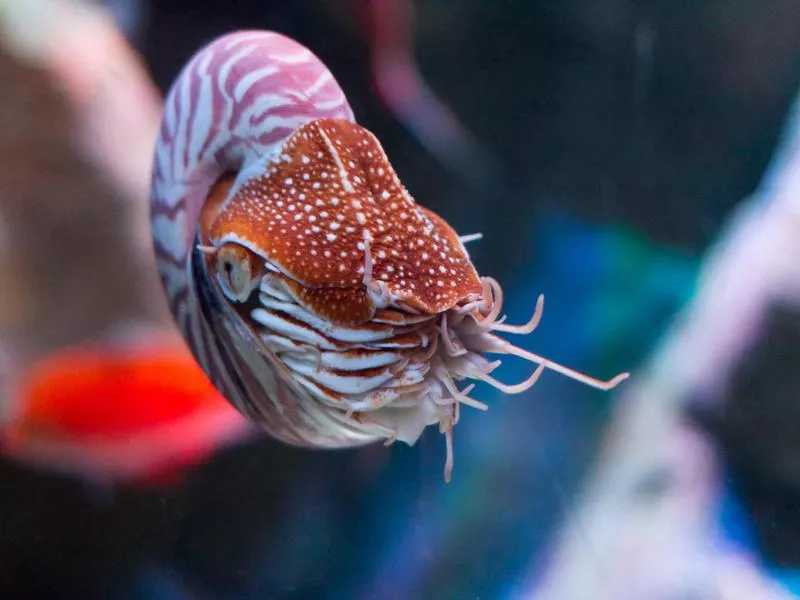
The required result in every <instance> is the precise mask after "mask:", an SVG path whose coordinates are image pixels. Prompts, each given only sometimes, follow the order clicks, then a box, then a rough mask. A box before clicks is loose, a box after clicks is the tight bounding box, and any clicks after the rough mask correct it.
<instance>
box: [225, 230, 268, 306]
mask: <svg viewBox="0 0 800 600" xmlns="http://www.w3.org/2000/svg"><path fill="white" fill-rule="evenodd" d="M259 262H260V263H261V264H263V261H259V260H258V258H257V257H255V255H253V253H252V252H250V251H248V250H247V249H246V248H244V247H243V246H239V245H237V244H232V243H228V244H223V245H222V246H221V247H220V248H219V249H218V250H217V251H216V271H217V281H219V283H220V286H221V288H222V291H223V292H224V293H225V295H226V296H227V297H228V299H230V300H233V301H235V302H244V301H246V300H247V299H248V298H249V297H250V294H251V293H252V292H253V290H254V289H256V288H257V287H258V284H259V282H260V275H262V274H263V271H264V269H263V268H260V269H259V267H258V264H259Z"/></svg>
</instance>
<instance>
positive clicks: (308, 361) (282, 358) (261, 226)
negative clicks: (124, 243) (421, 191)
mask: <svg viewBox="0 0 800 600" xmlns="http://www.w3.org/2000/svg"><path fill="white" fill-rule="evenodd" d="M152 196H153V199H152V200H153V207H152V212H153V232H154V240H155V247H156V255H157V258H158V261H159V266H160V270H161V276H162V280H163V282H164V287H165V290H166V292H167V296H168V299H169V302H170V306H171V308H172V311H173V313H174V315H175V317H176V319H177V321H178V324H179V326H180V327H181V330H182V331H183V334H184V336H185V337H186V339H187V341H188V343H189V345H190V346H191V347H192V350H193V352H194V354H195V356H196V358H197V360H198V361H199V362H200V364H201V365H202V366H203V368H204V370H205V371H206V373H207V374H208V375H209V377H210V378H211V380H212V382H213V383H214V384H215V385H216V386H217V388H218V389H219V390H220V391H221V392H222V393H223V394H224V395H225V396H226V397H227V398H228V399H229V400H230V401H231V402H232V403H233V404H234V405H235V406H236V407H237V408H239V410H240V411H242V412H243V413H244V414H246V415H247V416H249V417H250V418H251V419H253V420H254V421H255V422H257V423H259V424H260V425H261V426H262V427H263V428H264V429H266V430H267V431H268V432H269V433H271V434H272V435H273V436H275V437H277V438H279V439H281V440H283V441H286V442H289V443H293V444H299V445H307V446H313V447H321V448H333V447H341V446H352V445H357V444H362V443H367V442H370V441H375V440H377V439H386V440H388V441H389V442H393V441H395V440H398V439H399V440H402V441H406V442H408V443H414V442H415V441H416V439H417V438H418V437H419V435H420V434H421V432H422V431H423V430H424V429H425V427H427V426H429V425H433V424H437V423H438V424H439V427H440V430H441V431H442V433H444V434H445V435H446V438H447V462H446V467H445V474H446V478H448V479H449V477H450V472H451V470H452V466H453V455H452V448H453V443H452V435H453V427H454V426H455V424H456V423H457V422H458V419H459V415H460V406H461V404H465V405H467V406H470V407H473V408H477V409H481V410H485V409H486V408H487V407H486V405H485V404H484V403H482V402H480V401H478V400H476V399H474V398H471V397H469V396H468V394H469V393H470V392H471V390H472V388H473V385H472V384H469V385H467V386H465V387H463V388H461V389H460V388H459V386H458V385H457V382H459V381H461V380H464V379H471V380H475V381H484V382H486V383H488V384H490V385H492V386H494V387H495V388H497V389H499V390H501V391H503V392H505V393H510V394H514V393H520V392H522V391H525V390H527V389H529V388H530V387H531V386H533V385H534V384H535V383H536V381H537V380H538V379H539V377H540V376H541V374H542V372H543V371H544V369H546V368H550V369H552V370H555V371H558V372H560V373H562V374H564V375H567V376H569V377H572V378H574V379H577V380H579V381H582V382H583V383H586V384H589V385H592V386H594V387H598V388H601V389H610V388H611V387H614V386H615V385H617V384H618V383H619V382H620V381H621V380H622V379H624V378H625V377H626V376H627V375H626V374H623V375H620V376H617V377H615V378H614V379H612V380H610V381H608V382H602V381H598V380H596V379H593V378H590V377H588V376H586V375H583V374H580V373H577V372H575V371H573V370H571V369H568V368H567V367H563V366H561V365H557V364H555V363H552V362H551V361H549V360H547V359H545V358H543V357H540V356H538V355H536V354H533V353H531V352H528V351H526V350H523V349H521V348H518V347H516V346H514V345H512V344H510V343H509V342H507V341H505V340H503V339H502V338H500V337H499V336H498V335H497V333H508V334H521V335H525V334H529V333H531V332H532V331H533V330H534V329H535V328H536V326H537V325H538V323H539V321H540V319H541V316H542V310H543V299H542V298H541V297H540V298H539V300H538V302H537V303H536V309H535V311H534V315H533V316H532V317H531V319H530V321H529V322H528V323H527V324H525V325H521V326H514V325H508V324H506V323H505V322H504V317H502V316H501V312H502V289H501V288H500V285H499V284H498V283H497V282H496V281H494V280H493V279H491V278H488V277H480V276H479V275H478V273H477V272H476V271H475V268H474V266H473V265H472V262H471V261H470V259H469V255H468V254H467V251H466V249H465V247H464V244H465V243H466V242H468V241H471V240H473V239H476V236H474V235H470V236H463V237H459V236H458V235H457V234H456V232H455V231H453V229H452V228H451V227H450V226H449V225H448V224H447V223H446V222H445V221H444V220H443V219H442V218H441V217H439V216H438V215H436V214H435V213H433V212H431V211H429V210H427V209H425V208H423V207H422V206H420V205H419V204H417V203H416V202H415V200H414V199H413V198H412V197H411V195H410V194H409V193H408V191H407V190H406V189H405V188H404V187H403V185H402V183H401V182H400V180H399V178H398V176H397V174H396V173H395V171H394V169H393V168H392V166H391V164H390V162H389V160H388V158H387V157H386V154H385V153H384V151H383V148H382V147H381V145H380V143H379V142H378V140H377V139H376V138H375V136H374V135H372V134H371V133H370V132H369V131H367V130H366V129H364V128H363V127H361V126H359V125H357V124H356V123H355V122H354V119H353V115H352V112H351V110H350V108H349V106H348V104H347V100H346V99H345V96H344V94H343V93H342V91H341V89H340V88H339V86H338V85H337V84H336V81H335V80H334V78H333V76H332V75H331V74H330V72H329V71H328V70H327V69H326V68H325V66H324V65H323V64H322V63H321V62H320V61H319V60H318V59H317V58H316V57H314V55H313V54H311V52H310V51H308V50H307V49H306V48H303V47H302V46H300V45H299V44H297V43H296V42H293V41H291V40H289V39H287V38H285V37H282V36H279V35H277V34H274V33H264V32H245V33H239V34H233V35H229V36H226V37H223V38H221V39H219V40H217V41H216V42H213V43H212V44H210V45H209V46H207V47H206V48H205V49H203V50H201V51H200V52H199V53H198V54H197V55H196V56H195V57H194V58H193V59H192V61H191V62H190V63H189V65H188V66H187V67H186V68H185V69H184V71H183V73H182V74H181V75H180V77H179V78H178V80H177V82H176V83H175V85H174V86H173V88H172V90H171V91H170V95H169V97H168V99H167V103H166V112H165V116H164V122H163V126H162V129H161V136H160V138H159V141H158V146H157V149H156V159H155V168H154V177H153V192H152ZM489 354H510V355H516V356H517V357H520V358H523V359H525V360H528V361H531V362H533V363H535V364H536V365H537V368H536V369H535V371H534V373H533V374H532V375H531V376H530V377H529V378H528V379H527V380H525V381H523V382H521V383H518V384H511V385H509V384H504V383H501V382H500V381H498V380H496V379H495V378H494V377H492V375H491V373H492V371H494V369H495V368H496V367H497V366H498V365H499V364H500V361H493V362H492V361H490V360H488V359H487V358H486V355H489Z"/></svg>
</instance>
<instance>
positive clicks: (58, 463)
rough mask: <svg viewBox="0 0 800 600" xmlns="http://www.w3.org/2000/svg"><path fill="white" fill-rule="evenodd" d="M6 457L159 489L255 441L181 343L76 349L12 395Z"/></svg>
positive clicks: (38, 370) (37, 369)
mask: <svg viewBox="0 0 800 600" xmlns="http://www.w3.org/2000/svg"><path fill="white" fill-rule="evenodd" d="M16 396H17V398H18V404H17V406H16V408H15V411H14V412H15V414H13V415H12V416H11V418H10V419H9V420H8V421H7V422H6V424H5V425H4V426H3V428H2V437H0V440H2V445H1V446H0V447H1V448H2V450H3V453H4V454H5V455H6V456H7V457H8V458H10V459H12V460H18V461H23V462H25V463H29V464H33V465H36V466H40V467H43V468H45V469H48V470H54V471H59V472H65V473H68V474H73V475H79V476H82V477H85V478H88V479H89V480H92V481H105V482H107V481H112V482H126V483H136V484H146V485H147V484H149V485H157V484H162V483H165V482H167V481H169V480H171V479H174V478H175V476H176V475H179V474H180V472H181V471H182V469H183V468H185V467H188V466H191V465H194V464H197V463H200V462H202V461H203V460H205V459H207V458H208V457H209V456H210V455H211V454H212V453H213V452H214V451H215V450H216V449H217V448H219V447H220V446H221V445H224V444H226V443H229V442H233V441H235V440H238V439H241V438H243V437H245V436H247V435H248V434H252V433H253V429H252V427H251V426H250V425H249V424H248V423H247V422H246V421H245V419H244V418H243V417H242V416H241V415H239V413H238V412H237V411H236V410H235V409H234V408H233V407H231V405H230V404H228V402H227V401H226V400H225V399H224V398H222V396H220V395H219V394H218V393H217V392H216V390H215V389H214V388H213V387H212V385H211V383H210V382H209V381H208V379H206V376H205V374H204V373H203V372H202V371H201V369H200V367H198V366H197V364H196V363H195V362H194V360H193V358H192V356H191V355H190V354H189V351H188V350H187V349H186V347H185V346H184V345H183V343H182V342H179V341H176V340H175V339H173V338H165V336H157V337H156V338H155V339H154V338H152V337H150V338H148V339H147V340H146V341H144V342H142V341H137V342H136V343H133V344H130V343H127V344H121V345H120V344H114V345H107V344H80V345H78V346H73V347H69V348H66V349H64V350H61V351H59V352H57V353H55V354H53V355H50V356H49V357H47V358H45V359H43V360H41V361H40V362H38V363H36V364H35V365H34V366H33V367H32V368H31V369H30V370H29V371H28V372H27V373H25V374H24V375H23V378H22V380H21V382H20V383H19V385H18V386H17V394H16Z"/></svg>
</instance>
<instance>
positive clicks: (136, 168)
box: [0, 0, 800, 600]
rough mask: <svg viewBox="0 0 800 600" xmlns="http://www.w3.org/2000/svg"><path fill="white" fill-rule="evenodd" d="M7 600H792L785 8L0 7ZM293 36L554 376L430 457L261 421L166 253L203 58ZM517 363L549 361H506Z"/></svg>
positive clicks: (796, 348) (742, 2) (3, 570)
mask: <svg viewBox="0 0 800 600" xmlns="http://www.w3.org/2000/svg"><path fill="white" fill-rule="evenodd" d="M0 19H1V20H2V25H1V27H0V33H2V38H1V39H0V42H1V43H0V82H1V85H0V436H1V437H0V440H1V443H2V458H0V596H2V597H3V598H14V599H16V598H19V599H23V598H24V599H28V598H32V599H33V598H81V599H86V600H91V599H95V598H97V599H101V598H102V599H105V598H109V599H142V600H144V599H159V600H160V599H165V600H172V599H211V598H220V599H243V600H244V599H251V598H252V599H255V598H280V599H286V600H295V599H305V598H335V599H338V598H343V599H344V598H347V599H353V598H357V599H372V598H375V599H383V598H392V599H393V598H398V599H423V598H424V599H427V598H430V599H437V600H438V599H457V600H460V599H465V600H466V599H478V598H480V599H483V600H486V599H494V598H498V599H506V598H513V599H517V598H553V599H555V598H559V599H560V598H563V599H564V600H583V599H586V600H592V599H594V598H598V599H600V598H609V599H612V598H613V599H642V600H650V599H654V600H655V599H658V600H660V599H665V600H666V599H673V598H674V599H678V598H682V599H683V598H692V599H695V598H698V599H705V598H709V599H716V598H724V599H728V598H742V599H747V600H750V599H756V598H791V597H794V595H793V594H795V593H796V594H798V595H800V585H798V580H797V578H798V576H799V575H800V572H798V571H797V570H796V569H797V567H798V566H799V565H800V508H799V507H800V436H798V435H797V433H796V432H797V431H798V427H799V426H800V370H798V367H797V365H798V364H800V362H799V361H800V318H799V317H800V313H798V306H799V305H798V301H799V300H800V272H798V267H796V266H795V265H794V263H793V260H796V258H795V257H796V256H797V254H794V252H796V251H798V250H800V248H798V246H800V230H799V229H798V228H799V227H800V220H798V218H799V217H800V204H798V203H800V183H798V182H800V158H799V157H798V156H796V155H795V153H796V151H797V149H798V148H800V142H798V140H800V135H799V136H798V137H797V138H795V137H794V136H795V135H796V134H797V130H798V125H797V123H796V118H795V115H794V112H793V107H794V102H795V97H796V94H797V90H798V84H800V49H798V46H797V40H798V39H800V4H798V3H797V2H796V1H794V0H763V1H761V2H751V1H748V0H704V1H702V2H664V1H659V0H645V1H641V0H580V1H578V2H564V3H557V2H549V1H546V0H508V1H502V2H500V1H490V0H464V1H461V2H455V1H453V0H430V1H422V0H291V1H290V0H238V1H233V0H231V1H229V2H225V3H222V2H211V1H206V0H159V1H157V2H156V1H155V0H149V1H148V0H108V1H107V2H105V3H103V2H81V1H79V0H3V1H2V2H0ZM250 28H252V29H271V30H275V31H279V32H281V33H283V34H285V35H288V36H290V37H293V38H295V39H297V40H298V41H300V42H301V43H303V44H305V45H306V46H308V47H309V48H310V49H311V50H312V51H313V52H314V53H316V54H317V55H318V56H319V57H320V58H322V60H323V61H324V62H325V63H326V64H327V65H328V67H329V68H330V69H331V71H332V72H333V73H334V75H335V76H336V78H337V79H338V81H339V83H340V85H341V86H342V88H343V89H344V90H345V92H346V94H347V97H348V99H349V101H350V104H351V105H352V107H353V109H354V112H355V114H356V118H357V119H358V121H359V122H360V123H361V124H362V125H364V126H366V127H367V128H368V129H370V130H372V131H373V132H374V133H375V134H376V135H377V136H378V138H379V139H380V140H381V142H382V144H383V145H384V148H385V149H386V151H387V154H388V156H389V158H390V159H391V161H392V163H393V165H394V167H395V168H396V170H397V172H398V174H399V175H400V177H401V179H402V180H403V181H404V183H405V184H406V186H407V187H408V189H409V190H410V191H411V193H412V194H413V195H414V196H415V198H416V199H417V201H418V202H420V203H422V204H424V205H425V206H427V207H429V208H431V209H433V210H434V211H436V212H437V213H439V214H440V215H442V216H444V217H445V218H446V219H447V220H448V221H449V222H450V223H451V224H452V225H453V226H454V227H455V229H456V230H457V231H458V232H460V233H462V234H467V233H472V232H475V231H480V232H482V233H483V236H484V237H483V240H481V241H479V242H475V243H474V245H472V246H471V248H470V254H471V256H472V258H473V260H474V262H475V264H476V266H477V268H478V270H479V272H481V273H483V274H487V275H492V276H494V277H496V278H497V279H498V280H499V281H500V282H501V283H502V284H503V286H504V288H505V292H506V297H507V299H508V300H507V312H508V315H509V321H510V322H524V321H526V320H527V318H528V316H529V315H530V313H531V311H532V309H533V305H534V302H535V299H536V297H537V295H538V294H539V293H543V294H544V295H545V297H546V306H545V311H544V319H543V322H542V324H541V326H540V328H539V329H538V330H537V332H536V333H535V334H534V335H533V336H531V338H530V339H524V340H522V341H521V345H522V346H524V347H526V348H528V349H531V350H532V351H536V352H538V353H541V354H544V355H545V356H547V357H548V358H551V359H553V360H556V361H559V362H562V363H565V364H568V365H570V366H572V367H574V368H577V369H580V370H583V371H586V372H589V373H591V374H593V375H597V376H598V377H601V378H606V377H610V376H612V375H614V374H616V373H618V372H620V371H624V370H630V371H631V372H632V378H631V380H630V381H629V382H626V383H625V384H623V385H622V386H621V387H620V388H619V389H618V390H615V391H614V392H612V393H610V394H603V393H600V392H597V391H596V390H592V389H590V388H586V387H583V386H581V385H579V384H577V383H575V382H572V381H569V380H566V379H564V378H560V377H559V376H557V375H555V374H553V373H548V374H545V376H544V377H543V378H542V380H541V381H540V382H539V383H538V384H537V385H536V386H535V387H534V388H532V389H531V390H530V391H529V392H527V393H525V394H523V395H521V396H515V397H504V396H502V395H501V394H498V393H496V392H494V391H493V390H492V389H491V388H489V387H488V386H486V387H483V388H479V391H476V392H475V393H474V394H473V395H474V396H475V397H476V398H479V399H481V400H484V401H487V402H488V403H489V404H490V405H491V408H490V410H489V411H488V412H487V413H486V414H482V413H475V412H469V411H465V412H464V414H463V416H462V420H461V422H460V424H459V426H458V428H457V430H456V470H455V473H454V479H453V482H452V483H450V484H449V485H445V484H444V483H443V482H442V480H441V464H442V461H443V454H444V445H443V444H442V443H441V440H440V437H439V434H438V433H437V432H436V431H433V430H431V431H428V432H426V433H425V434H424V435H423V437H422V439H421V440H420V442H419V443H418V444H417V445H416V446H415V447H413V448H409V447H405V446H400V445H395V446H393V447H391V448H384V447H382V446H380V445H377V446H371V447H367V448H363V449H359V450H348V451H337V452H319V451H305V450H298V449H293V448H289V447H286V446H284V445H282V444H280V443H277V442H275V441H272V440H270V439H268V438H266V437H263V436H261V435H259V434H258V433H257V432H254V431H252V430H251V428H250V427H249V426H248V425H247V424H246V423H244V421H243V420H242V419H241V418H240V417H239V416H238V414H236V413H235V412H234V411H233V409H232V408H230V407H229V406H228V405H227V403H226V402H225V401H224V400H222V399H220V398H219V397H218V396H216V394H215V393H214V391H213V390H212V389H211V388H210V387H209V386H208V384H207V382H206V381H205V379H204V378H203V377H202V376H201V375H200V374H199V373H198V372H197V371H196V369H195V368H194V365H193V363H192V362H191V359H190V358H189V357H188V354H187V352H186V350H185V348H184V347H183V345H182V343H181V341H180V338H179V336H178V334H177V333H176V332H175V330H174V329H173V326H172V321H171V318H170V316H169V315H168V312H167V309H166V306H165V303H164V301H163V299H162V296H161V290H160V288H159V284H158V281H157V276H156V272H155V267H154V264H153V258H152V256H151V251H150V246H149V224H148V186H149V170H150V161H151V153H152V146H153V143H154V140H155V135H156V130H157V127H158V123H159V119H160V103H161V98H162V97H163V95H164V94H165V93H166V91H167V89H168V87H169V86H170V84H171V82H172V81H173V79H174V78H175V77H176V76H177V74H178V71H179V70H180V69H181V68H182V66H183V65H184V64H185V63H186V61H188V59H189V58H190V57H191V56H192V54H193V53H194V52H195V51H196V50H197V49H198V48H199V47H200V46H201V45H203V44H205V43H207V42H209V41H211V40H212V39H213V38H215V37H217V36H218V35H221V34H223V33H226V32H229V31H232V30H236V29H250ZM507 362H508V364H504V365H503V367H502V372H501V375H502V376H503V379H504V380H511V379H514V378H520V379H521V378H524V377H525V376H527V374H528V369H529V367H528V366H527V365H524V364H516V362H515V361H513V360H509V361H507Z"/></svg>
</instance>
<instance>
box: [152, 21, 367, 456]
mask: <svg viewBox="0 0 800 600" xmlns="http://www.w3.org/2000/svg"><path fill="white" fill-rule="evenodd" d="M324 117H330V118H339V119H345V120H347V121H353V112H352V110H351V109H350V106H349V104H348V102H347V99H346V97H345V95H344V93H343V92H342V90H341V88H340V87H339V84H338V83H337V82H336V80H335V78H334V77H333V75H332V74H331V72H330V71H329V70H328V68H327V67H326V66H325V65H324V64H323V63H322V61H321V60H320V59H319V58H317V57H316V56H315V55H314V54H313V53H312V52H311V51H310V50H308V49H307V48H305V47H304V46H302V45H301V44H299V43H297V42H295V41H294V40H291V39H289V38H287V37H285V36H282V35H280V34H277V33H273V32H260V31H244V32H236V33H233V34H229V35H226V36H223V37H221V38H219V39H217V40H215V41H213V42H211V43H210V44H209V45H207V46H206V47H204V48H202V49H201V50H200V51H199V52H197V54H195V56H194V57H193V58H192V59H191V61H190V62H189V63H188V64H187V65H186V67H185V68H184V69H183V71H182V72H181V73H180V75H179V76H178V78H177V80H176V81H175V83H174V84H173V85H172V87H171V89H170V91H169V93H168V96H167V99H166V101H165V105H164V117H163V121H162V124H161V130H160V133H159V137H158V140H157V142H156V150H155V160H154V165H153V179H152V188H151V215H152V229H153V243H154V247H155V254H156V261H157V264H158V269H159V273H160V276H161V280H162V283H163V286H164V290H165V293H166V296H167V300H168V303H169V306H170V309H171V311H172V313H173V315H174V317H175V320H176V322H177V324H178V327H179V328H180V330H181V332H182V334H183V336H184V338H185V339H186V341H187V343H188V345H189V347H190V348H191V350H192V352H193V354H194V356H195V358H196V360H197V361H198V363H199V364H200V365H201V367H202V368H203V370H204V371H205V373H206V374H207V375H208V376H209V378H210V379H211V381H212V383H213V384H214V385H215V387H216V388H217V389H218V390H219V391H220V392H221V393H222V394H223V395H224V396H225V397H226V398H227V399H228V400H229V401H230V402H231V403H232V404H233V405H234V406H235V407H236V408H237V409H239V410H240V411H241V412H242V413H243V414H245V415H246V416H247V417H249V418H250V419H252V420H253V421H255V422H257V423H259V424H260V425H261V426H262V427H264V428H265V429H266V430H267V432H268V433H270V434H271V435H273V436H275V437H276V438H278V439H281V440H283V441H285V442H288V443H292V444H298V445H311V446H323V447H337V446H349V445H354V444H359V443H365V442H368V441H371V439H373V438H371V437H368V436H365V435H363V434H361V433H359V432H356V431H352V430H349V429H347V428H342V427H326V426H325V424H320V423H318V422H315V421H312V420H311V419H309V418H308V415H307V414H304V407H305V406H306V405H307V403H308V402H309V400H308V399H307V398H306V397H305V395H303V394H302V393H301V392H300V391H299V390H298V389H297V386H296V384H295V383H294V382H293V380H292V378H291V374H289V373H288V372H287V371H286V369H285V368H283V367H282V365H281V364H280V363H279V362H278V361H277V360H275V359H274V357H273V356H266V357H265V356H264V355H263V352H262V351H260V350H259V349H258V348H257V345H256V344H253V343H252V340H250V339H249V338H250V336H251V335H252V334H251V333H250V332H248V331H244V330H243V328H242V326H241V324H240V323H238V319H237V318H236V316H235V315H234V314H231V311H230V310H229V309H227V307H226V306H225V305H224V304H222V303H221V302H220V300H219V299H218V298H215V292H214V290H213V289H211V288H210V287H209V285H208V281H207V278H208V275H207V274H205V273H203V272H202V270H203V267H202V264H200V263H201V261H199V260H198V259H197V257H195V258H193V254H194V249H195V247H196V245H197V243H196V237H197V223H198V219H199V216H200V212H201V209H202V206H203V203H204V202H205V201H206V198H207V196H208V194H209V190H210V189H211V187H212V186H213V185H214V183H215V182H216V181H217V180H218V179H219V178H220V177H221V176H222V175H223V174H225V173H228V172H238V171H240V170H243V169H247V168H248V167H249V166H250V165H251V164H254V163H255V162H257V161H258V160H259V159H260V158H261V157H263V156H267V155H270V154H271V153H273V152H274V151H275V149H276V148H278V147H279V146H280V144H281V142H283V141H284V140H285V139H286V138H287V137H288V136H289V135H290V134H291V133H292V132H294V131H295V130H296V129H297V128H298V127H300V126H302V125H303V124H305V123H308V122H310V121H313V120H315V119H319V118H324ZM265 360H266V361H268V363H269V365H270V367H271V368H264V361H265Z"/></svg>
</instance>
